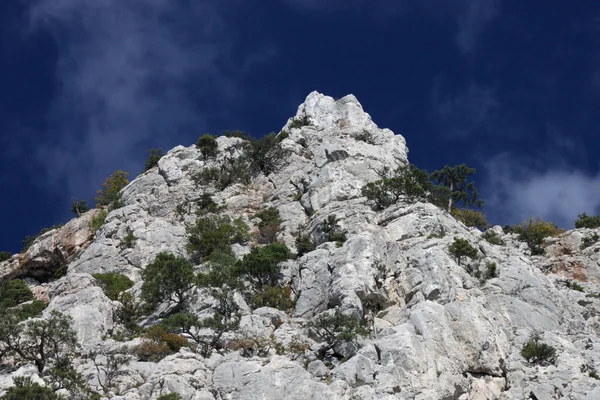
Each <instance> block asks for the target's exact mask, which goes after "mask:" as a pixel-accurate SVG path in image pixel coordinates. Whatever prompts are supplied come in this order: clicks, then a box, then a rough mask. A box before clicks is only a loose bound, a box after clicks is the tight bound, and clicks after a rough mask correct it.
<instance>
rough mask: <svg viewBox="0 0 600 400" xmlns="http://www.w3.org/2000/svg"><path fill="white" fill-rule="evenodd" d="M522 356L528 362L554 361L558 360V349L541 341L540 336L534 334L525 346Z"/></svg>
mask: <svg viewBox="0 0 600 400" xmlns="http://www.w3.org/2000/svg"><path fill="white" fill-rule="evenodd" d="M521 356H522V357H523V358H524V359H526V360H527V362H530V363H534V364H542V363H554V361H555V360H556V349H555V348H554V347H552V346H550V345H547V344H545V343H542V342H540V339H539V337H537V336H534V337H532V338H531V339H530V340H529V341H528V342H527V343H525V346H523V349H522V350H521Z"/></svg>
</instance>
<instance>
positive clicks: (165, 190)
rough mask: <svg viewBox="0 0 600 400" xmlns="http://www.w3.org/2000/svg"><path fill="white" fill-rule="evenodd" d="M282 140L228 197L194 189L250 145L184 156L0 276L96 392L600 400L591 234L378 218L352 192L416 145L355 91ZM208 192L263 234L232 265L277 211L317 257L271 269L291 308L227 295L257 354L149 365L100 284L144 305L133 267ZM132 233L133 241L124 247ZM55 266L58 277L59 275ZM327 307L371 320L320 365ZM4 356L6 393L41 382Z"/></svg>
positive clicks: (179, 248) (423, 215)
mask: <svg viewBox="0 0 600 400" xmlns="http://www.w3.org/2000/svg"><path fill="white" fill-rule="evenodd" d="M297 121H303V123H302V124H298V123H297ZM299 125H302V126H299ZM282 132H285V133H286V134H287V137H285V138H284V139H283V140H281V146H282V147H283V148H285V149H287V150H289V154H288V157H287V160H286V163H285V165H283V166H282V167H281V168H279V169H278V170H276V171H275V172H274V173H270V174H268V175H267V176H265V175H264V174H258V175H257V176H255V177H253V179H252V180H251V182H250V183H249V184H247V185H245V184H241V183H236V184H233V185H229V186H227V187H225V188H224V189H222V190H221V189H220V188H216V187H215V186H214V185H212V184H207V185H204V184H198V182H197V179H195V176H196V174H197V173H198V172H199V171H202V170H203V169H206V168H209V167H210V166H214V165H221V164H223V163H225V162H227V159H228V158H231V157H235V156H236V155H238V154H239V153H240V152H242V151H243V141H244V140H243V138H239V137H224V136H222V137H219V138H217V142H218V150H219V151H218V155H217V156H216V158H215V159H210V160H206V159H205V157H203V155H202V154H201V152H200V150H199V149H198V148H196V146H190V147H184V146H178V147H176V148H174V149H172V150H171V151H169V152H168V153H167V154H166V155H165V156H163V157H162V158H161V159H160V161H159V162H158V166H157V167H155V168H152V169H150V170H149V171H147V172H145V173H143V174H141V175H140V176H138V177H137V178H136V179H135V180H133V181H132V182H131V183H129V185H127V186H126V187H125V188H124V189H123V190H122V200H123V202H124V206H123V207H121V208H118V209H115V210H113V211H111V212H110V213H109V214H108V216H107V217H106V219H105V222H104V224H103V225H102V226H101V227H100V228H99V229H98V230H97V231H96V232H95V234H94V233H93V232H92V231H91V230H90V227H89V223H90V221H91V220H92V219H93V218H94V217H95V216H97V214H98V213H100V212H102V211H101V210H91V211H89V212H87V213H85V214H83V215H82V216H81V217H79V218H75V219H73V220H71V221H70V222H69V223H67V224H66V225H65V226H63V227H62V228H59V229H56V230H52V231H50V232H47V233H45V234H44V235H42V236H40V237H39V238H37V239H36V240H35V242H34V243H33V244H32V246H31V247H30V248H29V249H28V250H27V251H26V252H24V253H22V254H19V255H15V256H13V257H12V258H11V259H9V260H7V261H5V262H2V263H0V279H2V280H8V279H12V278H23V279H25V281H26V282H27V284H28V285H29V287H30V288H31V289H32V291H33V293H34V295H35V296H36V298H38V299H41V300H45V301H48V302H49V303H48V306H47V308H46V309H45V310H44V312H43V316H45V317H48V316H49V315H50V313H51V312H52V311H53V310H56V311H60V312H63V313H64V314H66V315H69V316H71V317H72V326H73V328H74V329H75V331H76V334H77V339H78V342H79V344H80V345H81V348H80V350H79V353H78V354H80V355H81V356H80V357H76V358H75V360H74V365H75V366H76V368H77V370H78V371H79V372H81V373H82V374H83V376H84V377H85V379H86V380H87V382H88V383H89V384H90V386H91V387H92V388H94V390H98V391H99V392H100V393H102V396H103V398H111V399H117V400H141V399H156V398H158V397H159V396H161V395H165V394H169V393H173V392H174V393H178V394H179V395H180V396H181V398H182V399H185V400H226V399H227V400H229V399H232V400H233V399H240V400H251V399H256V400H258V399H297V400H305V399H340V400H342V399H347V400H350V399H352V400H375V399H386V400H391V399H463V400H466V399H539V400H542V399H559V398H560V399H562V398H567V399H589V400H592V399H600V380H598V375H596V373H595V371H596V368H599V369H600V340H599V339H598V334H599V333H600V318H599V316H600V295H599V293H600V288H599V287H598V285H599V283H600V264H599V261H600V255H599V254H598V251H600V243H598V244H591V245H590V246H588V247H585V248H584V249H583V250H582V241H583V240H584V239H585V238H586V237H588V236H589V235H591V234H593V233H594V232H593V230H589V229H576V230H571V231H568V232H566V233H563V234H561V235H560V236H559V237H557V238H548V239H547V240H546V242H545V244H544V246H545V249H544V251H545V254H543V255H535V256H532V255H531V254H530V251H529V249H528V247H527V245H526V244H524V243H523V242H521V241H519V240H517V236H516V235H515V234H510V233H507V234H505V233H504V232H503V231H502V228H500V227H498V226H496V227H494V228H491V232H493V233H495V237H497V238H498V239H500V241H498V242H497V243H498V244H492V243H490V242H488V241H487V240H486V239H485V237H484V235H483V233H482V232H481V231H479V230H477V229H475V228H468V227H466V226H465V225H464V224H462V223H461V222H459V221H457V220H456V219H455V218H454V217H453V216H452V215H450V214H449V213H447V212H446V211H444V210H443V209H440V208H439V207H437V206H435V205H433V204H430V203H422V202H406V201H399V202H398V203H397V204H395V205H393V206H391V207H388V208H386V209H384V210H380V211H375V210H373V208H372V207H371V205H370V204H369V202H368V201H367V199H366V198H365V197H362V195H361V188H362V187H363V186H364V185H365V184H367V183H369V182H372V181H375V180H377V179H379V178H380V175H379V174H378V171H382V170H383V169H384V168H389V169H391V170H393V169H395V168H396V167H398V166H404V165H408V158H407V154H408V149H407V147H406V142H405V140H404V138H403V137H402V136H400V135H395V134H394V133H393V132H392V131H390V130H389V129H380V128H378V127H377V125H376V124H375V123H374V122H373V121H372V120H371V118H370V116H369V114H367V113H366V112H364V111H363V108H362V106H361V105H360V103H359V102H358V101H357V99H356V98H355V97H354V96H352V95H349V96H345V97H343V98H341V99H339V100H334V99H333V98H331V97H327V96H324V95H322V94H319V93H316V92H313V93H311V94H310V95H309V96H308V97H307V98H306V101H305V102H304V103H303V104H302V105H300V107H299V108H298V111H297V113H296V116H295V117H294V118H291V119H290V120H289V121H288V122H287V124H286V125H285V126H284V127H283V129H282ZM282 134H283V133H281V134H280V135H282ZM204 194H209V195H210V196H212V199H213V200H214V202H215V203H217V204H218V205H220V206H222V209H221V210H220V211H219V213H220V214H222V215H228V216H230V217H232V218H238V217H239V218H241V219H242V220H243V221H244V222H245V223H246V224H248V226H250V228H251V231H252V232H253V233H254V234H255V236H254V238H255V239H253V240H251V241H249V242H248V243H246V244H233V245H232V249H233V251H234V253H235V254H236V256H237V257H238V258H242V257H243V256H244V255H246V254H248V253H249V252H250V251H251V247H252V246H256V245H257V241H256V233H257V232H258V226H259V224H260V222H261V220H260V219H259V218H256V217H255V214H256V213H257V212H259V211H261V210H265V209H267V208H269V207H274V208H276V209H277V210H278V211H279V215H280V217H281V220H282V222H281V230H280V232H279V235H278V239H279V240H280V241H281V242H283V243H285V244H286V245H287V246H288V247H289V248H290V249H292V250H293V251H295V250H296V238H297V237H298V236H299V235H310V237H312V238H313V239H314V240H315V241H316V244H317V247H316V249H314V250H312V251H308V252H306V254H304V255H302V256H301V257H298V258H296V259H290V260H288V261H285V262H284V263H282V265H281V276H280V282H281V283H282V284H285V285H286V287H289V288H290V290H291V296H292V297H293V298H294V301H295V303H294V307H293V309H292V310H289V311H288V312H284V311H280V310H278V309H275V308H271V307H259V308H255V307H252V306H251V305H249V304H248V302H247V301H246V300H247V299H245V298H243V296H241V295H239V293H238V294H237V295H236V297H235V301H236V304H237V306H238V307H239V310H240V311H239V312H240V315H241V318H240V322H239V327H237V328H236V329H235V331H233V332H227V333H226V334H225V336H224V338H225V339H224V340H229V341H230V342H234V341H237V342H236V343H239V342H240V340H246V341H248V340H250V342H251V343H252V345H250V346H246V347H245V346H243V345H242V346H238V348H237V349H234V348H232V347H224V348H220V349H217V350H215V351H212V353H211V354H210V355H208V354H202V352H201V351H198V350H197V349H196V350H195V349H194V348H193V346H191V345H190V346H189V347H188V346H184V347H183V348H181V349H180V350H179V351H178V352H176V353H174V354H171V355H168V356H166V357H165V358H163V359H162V360H156V361H142V360H140V358H139V357H137V356H136V355H135V353H134V352H132V351H131V349H133V348H134V347H135V346H136V345H139V344H140V343H141V340H142V339H140V338H133V339H131V340H127V339H125V340H124V341H119V340H117V339H119V338H117V337H115V335H114V333H115V332H117V331H118V330H119V326H118V323H117V322H116V321H117V319H116V318H115V314H116V313H117V311H118V310H119V309H120V307H122V305H121V303H120V302H119V301H116V300H111V299H109V297H107V295H106V294H105V293H104V291H103V290H102V287H101V285H100V284H99V282H98V280H97V279H95V278H94V277H92V274H98V273H108V272H116V273H120V274H124V275H126V276H127V277H128V278H130V279H131V280H132V281H133V282H134V283H135V284H134V286H133V287H131V288H130V289H128V290H127V292H128V293H131V294H132V295H133V297H134V298H137V299H139V297H140V292H141V287H142V281H143V279H142V278H143V276H144V274H143V271H144V269H145V268H146V267H147V266H148V264H150V263H151V262H153V261H154V260H155V258H156V256H157V255H158V254H159V253H161V252H167V253H171V254H174V255H178V256H183V257H189V256H190V254H188V247H187V244H188V234H187V230H186V229H187V228H186V227H188V226H190V224H193V223H194V221H195V220H196V218H197V217H196V212H195V211H196V209H197V208H198V205H197V204H198V202H199V200H200V199H201V198H202V196H203V195H204ZM332 215H334V216H335V217H336V218H337V221H338V226H339V229H340V230H343V231H346V240H345V241H344V242H343V243H340V245H339V246H338V244H336V243H335V242H333V241H326V239H327V235H326V234H325V232H324V231H323V226H324V225H323V224H324V221H326V220H327V218H328V217H329V216H332ZM491 232H490V234H491ZM130 234H132V235H133V236H134V237H135V242H134V243H133V245H132V246H123V245H122V244H123V240H124V238H125V237H126V236H127V235H130ZM456 238H460V239H465V240H466V241H468V243H469V244H470V245H471V246H472V247H474V248H475V249H476V251H477V260H476V261H475V260H471V261H467V262H462V263H459V262H457V259H456V257H454V256H453V255H451V253H450V251H449V248H450V246H451V245H452V244H453V242H454V241H455V239H456ZM61 266H62V267H63V268H64V267H66V271H67V272H66V275H64V276H62V277H60V278H58V279H53V278H52V274H53V272H54V271H56V270H57V269H58V268H60V267H61ZM195 267H196V269H197V270H201V269H202V265H201V263H199V264H198V265H196V266H195ZM575 281H577V282H578V283H577V284H576V285H574V282H575ZM190 290H191V291H192V292H193V298H192V301H191V303H190V305H189V310H190V312H191V313H194V314H196V315H197V316H200V317H207V316H209V315H211V313H212V312H213V311H214V303H215V299H214V298H213V297H212V296H211V295H210V294H209V293H207V292H205V291H202V290H197V289H190ZM169 307H170V306H169V304H163V305H162V306H160V307H159V308H158V309H157V310H156V311H154V313H153V314H152V315H151V316H149V317H145V319H144V320H143V323H145V324H146V325H147V326H148V325H151V324H153V323H156V322H157V321H158V320H159V319H160V318H161V317H162V316H164V315H166V313H168V311H169ZM332 310H338V312H341V313H342V314H343V315H346V316H352V317H354V318H356V319H357V320H361V321H364V323H365V324H366V326H367V328H368V330H367V333H364V334H359V335H358V336H357V337H356V338H354V339H353V340H347V341H343V342H340V343H338V344H337V345H336V346H335V348H333V349H328V351H327V352H325V353H324V354H323V352H320V351H319V349H322V348H323V346H322V344H321V343H319V342H318V341H317V340H315V338H314V336H311V335H310V334H309V329H308V327H309V323H310V321H314V320H315V318H317V317H318V316H320V315H328V314H327V313H331V312H332ZM324 313H325V314H324ZM532 338H535V340H533V341H532V342H533V343H538V344H539V343H543V344H546V345H548V346H552V347H553V348H554V349H555V352H556V353H555V357H554V359H552V360H550V359H548V360H546V361H544V362H535V361H536V360H535V359H530V360H527V359H525V358H524V357H523V355H522V350H523V348H524V346H525V345H526V344H527V343H528V342H530V340H531V339H532ZM192 342H193V341H192V340H191V339H190V343H191V344H193V343H192ZM266 343H268V344H266ZM299 344H301V345H299ZM124 346H125V347H124ZM247 347H250V348H251V349H250V351H249V350H248V348H247ZM128 349H129V350H128ZM90 351H96V352H99V353H101V354H104V355H105V356H104V358H102V357H101V358H100V361H99V363H100V364H102V365H104V366H105V367H106V363H107V356H106V355H107V354H113V355H114V354H121V355H123V356H126V357H128V358H129V363H128V364H123V365H121V366H120V367H119V369H118V371H117V373H115V376H114V377H113V378H114V379H113V382H112V383H113V384H112V386H111V387H110V388H109V389H108V390H105V391H102V390H101V389H102V388H101V387H100V385H99V381H100V382H102V381H103V380H104V383H106V378H107V376H106V375H107V373H106V368H105V369H102V368H97V366H96V365H94V363H93V362H92V360H91V359H90V358H87V357H84V355H85V354H87V353H89V352H90ZM541 361H543V360H541ZM3 362H4V364H7V365H6V366H5V367H4V368H3V369H2V370H0V393H1V392H2V391H5V390H6V389H8V388H9V387H10V386H12V385H13V381H12V378H13V377H14V376H20V375H23V376H31V377H32V378H33V380H34V381H37V382H42V380H41V378H40V376H39V374H38V369H36V368H35V366H34V365H33V364H24V365H16V364H14V363H13V366H12V367H11V365H10V364H11V360H3Z"/></svg>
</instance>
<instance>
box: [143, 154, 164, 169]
mask: <svg viewBox="0 0 600 400" xmlns="http://www.w3.org/2000/svg"><path fill="white" fill-rule="evenodd" d="M164 155H165V154H164V153H163V150H162V149H150V150H148V158H147V159H146V163H145V164H144V172H146V171H149V170H151V169H152V168H154V167H156V166H157V165H158V162H159V161H160V159H161V158H162V157H163V156H164Z"/></svg>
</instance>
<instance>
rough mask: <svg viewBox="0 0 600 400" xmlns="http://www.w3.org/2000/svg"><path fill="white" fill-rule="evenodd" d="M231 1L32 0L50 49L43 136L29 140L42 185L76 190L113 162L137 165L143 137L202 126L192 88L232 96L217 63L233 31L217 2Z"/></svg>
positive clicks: (156, 140)
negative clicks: (44, 176) (52, 88)
mask: <svg viewBox="0 0 600 400" xmlns="http://www.w3.org/2000/svg"><path fill="white" fill-rule="evenodd" d="M234 3H235V0H219V1H189V2H188V1H186V2H175V1H171V0H152V1H147V0H129V1H122V0H37V1H35V2H33V3H32V5H31V7H30V9H29V16H30V21H31V29H32V30H33V31H34V32H40V31H43V32H49V33H50V34H51V35H52V36H53V38H54V40H55V42H56V47H57V51H58V61H57V66H56V79H57V84H58V85H57V87H58V90H57V93H56V98H55V101H54V104H53V107H52V109H51V111H50V114H49V120H50V124H51V128H50V131H49V132H48V138H47V140H46V141H44V142H43V143H37V144H36V147H37V150H36V153H37V159H38V161H39V162H40V163H41V164H42V165H43V167H44V168H45V170H46V172H47V173H48V177H49V178H50V179H49V180H48V183H49V184H57V183H58V184H66V185H67V188H68V189H67V190H68V193H69V195H70V196H85V195H86V194H90V193H93V189H94V188H97V187H99V185H100V184H101V183H102V180H103V178H104V177H106V176H108V175H109V174H110V173H112V172H113V171H114V170H115V169H124V170H129V171H139V168H140V158H143V157H144V151H145V150H147V149H148V148H149V147H152V145H158V144H162V145H165V146H166V145H172V144H174V143H178V142H179V140H178V139H181V137H182V136H183V135H184V133H186V132H187V133H188V134H189V133H190V132H193V133H196V134H197V133H198V132H202V129H203V128H205V127H206V121H205V118H204V116H205V113H206V112H207V111H206V110H197V109H196V106H195V105H194V104H193V102H192V101H191V100H190V99H191V98H192V97H196V98H197V97H203V98H210V99H211V100H212V102H214V103H217V104H218V103H219V101H224V100H226V99H228V98H231V97H233V96H236V94H237V87H236V83H235V80H234V79H232V78H229V77H228V76H225V75H224V74H223V73H222V72H221V69H220V68H219V66H218V65H219V64H218V63H219V62H220V61H222V60H223V59H224V58H226V56H227V52H228V51H229V49H230V47H231V45H232V41H233V39H232V38H231V36H230V35H229V34H228V33H229V30H230V28H229V26H228V25H227V23H226V21H225V19H224V16H223V10H224V9H225V8H226V7H230V6H232V5H234Z"/></svg>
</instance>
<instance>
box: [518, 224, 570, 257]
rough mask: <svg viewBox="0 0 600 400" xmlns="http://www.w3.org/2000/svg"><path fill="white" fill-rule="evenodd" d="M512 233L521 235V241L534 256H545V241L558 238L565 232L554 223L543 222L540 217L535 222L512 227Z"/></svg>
mask: <svg viewBox="0 0 600 400" xmlns="http://www.w3.org/2000/svg"><path fill="white" fill-rule="evenodd" d="M512 231H513V232H514V233H517V234H518V235H519V240H521V241H523V242H525V243H527V245H528V246H529V249H530V250H531V254H532V255H541V254H544V248H543V247H542V246H543V244H544V239H545V238H547V237H549V236H558V235H560V234H561V233H563V232H564V231H563V230H562V229H559V228H558V227H557V226H556V225H554V224H553V223H552V222H545V221H542V220H541V219H540V218H539V217H538V218H536V219H535V220H533V219H531V218H530V219H529V221H526V222H523V223H521V224H520V225H516V226H513V227H512Z"/></svg>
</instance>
